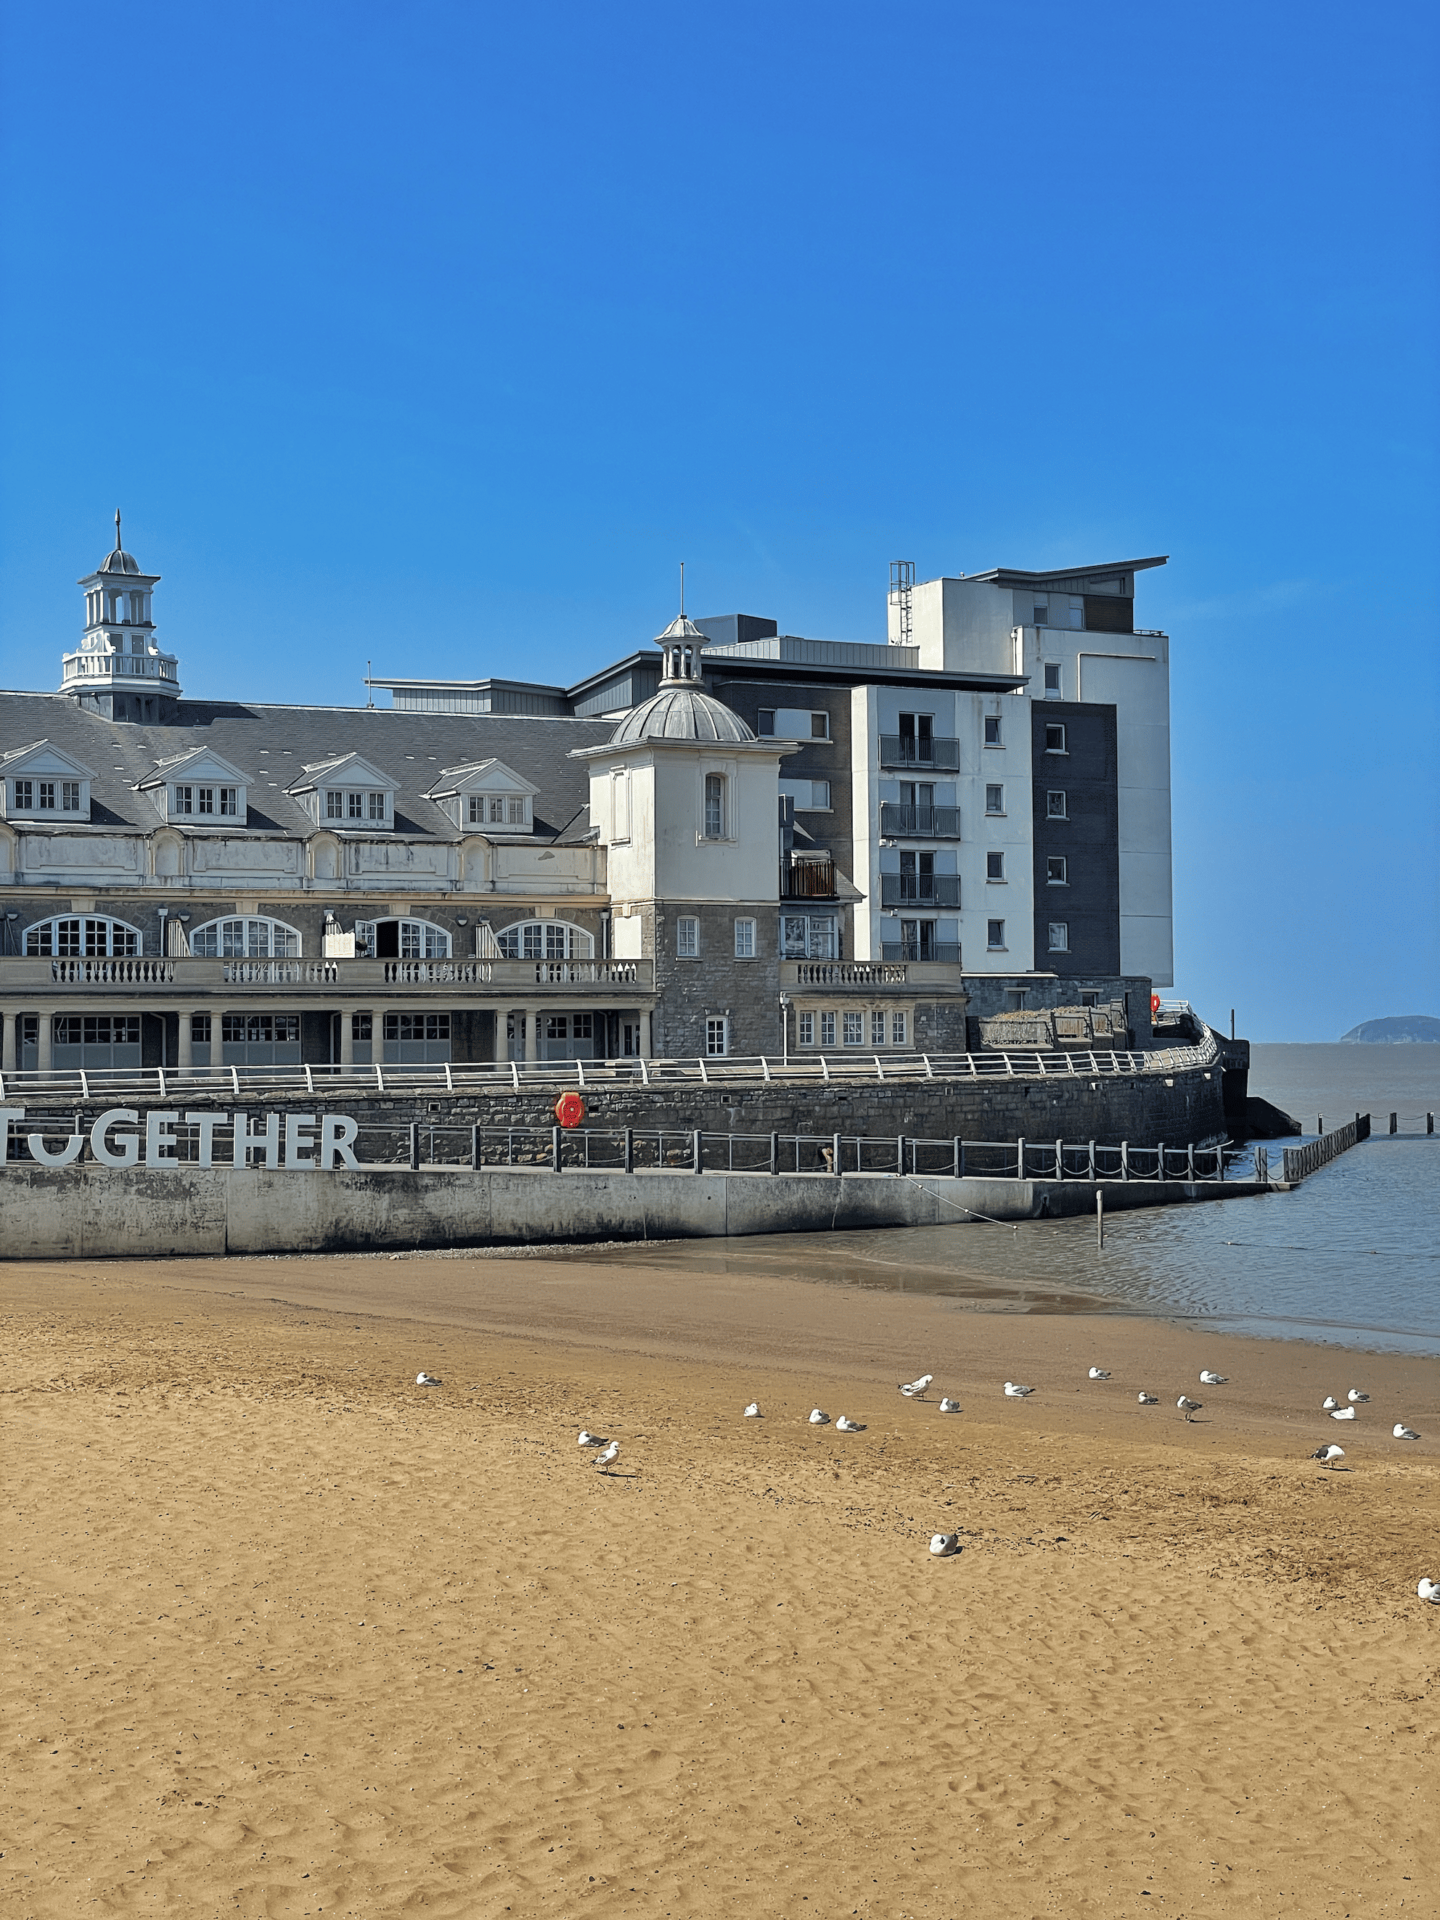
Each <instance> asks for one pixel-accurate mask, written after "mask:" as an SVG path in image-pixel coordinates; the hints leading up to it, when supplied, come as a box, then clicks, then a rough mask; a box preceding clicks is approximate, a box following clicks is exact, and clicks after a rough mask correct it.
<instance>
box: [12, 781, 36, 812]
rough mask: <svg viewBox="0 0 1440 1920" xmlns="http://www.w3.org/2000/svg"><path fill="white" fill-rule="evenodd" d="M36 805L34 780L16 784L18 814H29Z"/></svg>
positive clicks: (16, 808)
mask: <svg viewBox="0 0 1440 1920" xmlns="http://www.w3.org/2000/svg"><path fill="white" fill-rule="evenodd" d="M34 805H35V782H34V781H33V780H17V781H16V782H15V810H16V812H17V813H19V812H24V813H28V812H29V811H30V809H31V808H32V807H33V806H34Z"/></svg>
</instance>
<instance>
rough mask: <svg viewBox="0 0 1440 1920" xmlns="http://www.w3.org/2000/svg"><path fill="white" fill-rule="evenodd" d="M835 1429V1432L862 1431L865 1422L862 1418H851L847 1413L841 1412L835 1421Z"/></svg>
mask: <svg viewBox="0 0 1440 1920" xmlns="http://www.w3.org/2000/svg"><path fill="white" fill-rule="evenodd" d="M835 1431H836V1432H837V1433H863V1432H864V1431H865V1423H864V1421H863V1420H852V1419H851V1418H850V1416H849V1415H848V1414H844V1413H842V1414H841V1416H840V1418H839V1419H838V1420H837V1421H836V1422H835Z"/></svg>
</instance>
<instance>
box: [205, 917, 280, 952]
mask: <svg viewBox="0 0 1440 1920" xmlns="http://www.w3.org/2000/svg"><path fill="white" fill-rule="evenodd" d="M190 951H191V953H192V954H194V955H195V956H196V957H197V958H198V959H202V960H240V959H244V960H269V959H279V960H284V959H294V958H296V957H297V956H298V954H299V952H300V935H299V934H298V933H297V932H296V931H295V929H294V927H287V926H286V925H285V923H284V922H283V921H282V920H264V919H246V920H242V919H234V920H211V921H208V922H207V923H206V924H205V925H204V926H203V927H197V928H196V929H195V931H194V932H193V933H192V934H191V936H190Z"/></svg>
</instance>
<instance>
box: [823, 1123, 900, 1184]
mask: <svg viewBox="0 0 1440 1920" xmlns="http://www.w3.org/2000/svg"><path fill="white" fill-rule="evenodd" d="M831 1145H832V1153H831V1160H832V1165H831V1168H830V1171H831V1172H832V1173H833V1174H834V1176H835V1178H836V1179H837V1180H838V1179H839V1178H840V1176H841V1174H842V1173H843V1172H844V1171H845V1169H844V1168H843V1167H842V1166H841V1164H840V1136H839V1134H838V1133H837V1134H836V1135H835V1137H834V1140H833V1141H832V1143H831ZM900 1145H901V1149H902V1152H903V1149H904V1145H905V1143H904V1141H903V1140H902V1141H901V1143H900ZM902 1172H903V1168H902Z"/></svg>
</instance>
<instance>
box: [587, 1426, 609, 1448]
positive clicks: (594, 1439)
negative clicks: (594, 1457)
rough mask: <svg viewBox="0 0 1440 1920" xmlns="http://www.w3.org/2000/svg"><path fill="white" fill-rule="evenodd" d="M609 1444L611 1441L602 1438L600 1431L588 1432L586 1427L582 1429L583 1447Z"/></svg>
mask: <svg viewBox="0 0 1440 1920" xmlns="http://www.w3.org/2000/svg"><path fill="white" fill-rule="evenodd" d="M609 1444H610V1443H609V1441H608V1440H602V1439H601V1438H600V1436H599V1434H598V1433H588V1432H587V1431H586V1430H585V1428H584V1427H582V1428H581V1429H580V1445H581V1446H582V1447H605V1446H608V1445H609Z"/></svg>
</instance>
